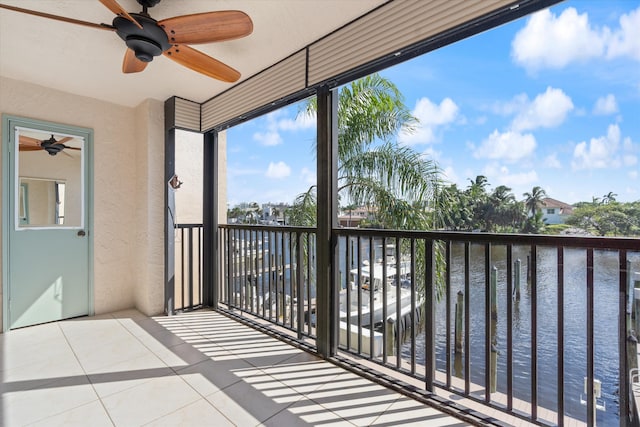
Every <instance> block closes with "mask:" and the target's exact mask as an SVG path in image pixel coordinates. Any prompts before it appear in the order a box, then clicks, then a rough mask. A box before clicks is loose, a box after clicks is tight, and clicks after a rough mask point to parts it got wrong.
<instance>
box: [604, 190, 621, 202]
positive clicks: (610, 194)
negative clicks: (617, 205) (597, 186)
mask: <svg viewBox="0 0 640 427" xmlns="http://www.w3.org/2000/svg"><path fill="white" fill-rule="evenodd" d="M617 196H618V195H617V194H616V193H614V192H613V191H609V192H608V193H607V194H605V195H604V196H602V202H601V203H602V204H603V205H608V204H609V203H611V202H615V201H616V197H617Z"/></svg>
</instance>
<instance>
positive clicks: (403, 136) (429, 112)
mask: <svg viewBox="0 0 640 427" xmlns="http://www.w3.org/2000/svg"><path fill="white" fill-rule="evenodd" d="M458 112H459V108H458V106H457V105H456V103H455V102H453V100H452V99H451V98H445V99H443V100H442V101H441V102H440V105H438V104H434V103H433V102H431V100H429V98H420V99H419V100H418V101H417V102H416V106H415V108H414V109H413V112H412V114H413V115H414V116H415V117H417V118H418V120H419V121H420V123H419V124H418V126H417V129H415V131H414V132H412V133H409V132H401V133H400V135H399V136H398V140H399V141H400V142H401V143H404V144H410V145H413V144H430V143H432V142H434V141H435V140H436V135H435V130H436V128H437V127H438V126H445V125H447V124H449V123H452V122H453V121H455V120H456V118H457V117H458Z"/></svg>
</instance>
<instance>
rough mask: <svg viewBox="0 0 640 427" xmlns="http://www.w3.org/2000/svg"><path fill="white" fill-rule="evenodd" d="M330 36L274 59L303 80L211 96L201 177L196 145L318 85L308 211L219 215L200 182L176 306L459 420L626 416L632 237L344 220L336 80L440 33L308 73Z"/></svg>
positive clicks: (211, 164)
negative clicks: (267, 336) (276, 91)
mask: <svg viewBox="0 0 640 427" xmlns="http://www.w3.org/2000/svg"><path fill="white" fill-rule="evenodd" d="M520 6H522V5H520ZM416 7H418V8H419V6H416ZM513 10H516V9H513ZM514 18H515V16H514ZM371 19H374V18H373V17H371ZM505 22H507V21H506V20H505ZM467 29H468V28H467ZM345 31H346V30H345ZM461 31H462V32H464V30H461ZM459 36H460V37H461V39H462V38H464V36H462V34H459ZM454 38H455V37H454ZM339 39H340V31H338V32H337V33H336V34H335V35H333V36H332V37H329V38H328V39H326V40H323V41H322V42H319V43H318V45H317V46H316V45H313V46H310V47H309V49H308V50H307V51H305V52H300V53H299V55H300V58H298V57H297V56H296V55H294V56H292V57H290V58H288V59H286V60H285V61H283V63H281V64H280V65H281V67H282V70H283V72H285V70H286V73H292V74H294V71H293V70H294V69H295V68H296V67H297V66H302V67H303V68H304V67H307V71H306V72H307V75H308V76H309V78H308V80H307V81H306V82H300V84H305V85H306V87H305V88H304V89H300V90H296V89H294V88H293V87H290V88H288V89H287V90H285V92H287V93H288V95H287V96H285V97H282V98H279V99H278V100H277V101H273V102H270V103H261V102H260V101H258V100H256V104H255V108H254V109H249V110H248V111H247V110H242V108H240V107H234V106H233V105H232V100H233V97H234V95H236V96H238V97H242V96H248V94H249V93H251V92H252V91H254V90H256V89H255V87H256V86H254V85H258V84H262V83H263V82H264V81H267V80H269V79H270V78H273V77H272V74H271V73H275V71H276V70H275V69H273V70H269V71H268V72H266V73H264V74H263V75H262V76H261V79H264V80H260V79H257V80H256V81H255V82H254V83H253V84H247V85H245V87H244V88H238V91H237V92H236V93H235V94H234V93H232V92H230V93H228V94H225V95H223V96H221V97H219V98H217V99H216V98H214V99H212V100H211V102H210V105H207V107H206V111H207V113H208V114H209V115H208V116H207V119H208V120H211V123H213V122H216V121H219V122H220V124H219V125H217V126H216V125H214V126H213V129H212V130H211V131H210V132H205V145H204V147H205V148H204V149H205V168H204V169H205V171H206V170H209V171H211V175H207V174H206V173H205V177H204V181H205V185H206V183H207V182H214V181H215V180H216V170H217V169H216V165H218V164H219V162H221V159H220V158H217V157H216V153H215V150H212V151H211V152H210V153H209V154H208V155H207V153H206V150H207V144H212V145H214V146H215V144H216V141H217V140H218V138H224V139H225V144H228V141H229V140H228V138H229V137H230V136H229V135H232V133H233V129H234V127H235V126H238V125H243V124H245V123H248V122H249V121H251V120H253V119H256V118H258V117H264V115H265V114H268V113H273V114H274V116H272V117H283V116H285V114H281V113H280V111H279V110H280V109H285V108H287V107H288V106H290V105H294V103H295V102H298V101H300V102H303V103H306V102H309V101H305V100H307V99H309V96H314V97H315V98H313V101H310V102H311V103H312V104H313V105H314V107H315V108H316V109H315V113H316V114H315V117H314V118H315V121H316V123H315V131H314V138H313V139H314V141H315V145H313V147H314V151H315V157H316V159H315V161H316V165H315V166H316V170H317V181H316V183H317V187H316V195H317V211H316V220H317V223H316V225H314V226H312V227H292V226H278V225H269V226H264V225H262V226H261V225H242V224H231V223H227V224H225V223H224V220H220V218H219V215H220V214H219V210H217V209H218V208H219V207H217V206H216V202H217V201H218V200H217V199H216V197H215V194H210V195H207V193H206V190H205V198H206V197H210V198H209V199H205V206H207V205H209V206H211V209H209V211H208V215H209V220H210V222H209V223H208V222H207V219H206V217H207V208H205V220H204V221H203V224H183V225H179V230H180V231H179V232H180V233H181V236H186V235H188V236H189V237H188V238H186V237H182V238H181V241H180V243H181V245H178V246H176V254H177V256H178V257H179V258H180V261H179V262H177V265H178V264H179V265H184V266H186V268H185V269H176V272H175V278H176V282H175V285H176V286H175V301H176V305H175V308H176V309H177V310H179V311H190V310H195V309H199V308H202V307H215V308H216V309H217V310H220V311H221V312H224V313H226V314H228V315H230V316H232V317H233V318H236V319H238V320H239V321H242V322H245V323H247V324H250V325H252V326H254V327H256V328H258V329H260V330H268V331H269V332H270V333H274V334H276V335H278V336H281V337H282V339H285V340H288V341H291V342H295V343H296V345H299V346H300V347H302V348H305V349H307V350H308V351H310V352H313V353H316V354H319V355H321V356H322V357H324V358H326V359H328V360H332V361H334V362H335V363H338V364H340V365H341V366H343V367H345V368H346V369H349V370H352V371H354V372H358V373H359V374H361V375H364V376H367V377H370V378H373V379H374V380H375V381H377V382H379V383H381V384H384V385H386V386H388V387H391V388H393V389H395V390H398V391H400V392H401V393H406V394H407V395H411V396H413V397H415V398H416V399H418V400H420V401H422V402H424V403H425V404H432V405H436V406H437V407H440V408H450V407H451V408H453V407H455V410H456V411H457V416H462V417H463V419H464V420H465V421H467V422H470V423H480V424H482V423H489V424H491V423H497V424H500V423H502V424H506V425H512V424H520V423H522V424H529V423H531V424H537V425H635V424H636V423H637V422H638V420H637V416H636V408H635V405H636V400H635V399H636V397H635V394H634V391H633V389H634V383H635V379H634V378H635V374H634V372H636V371H634V369H636V366H637V360H636V359H637V349H636V341H635V340H636V338H635V332H634V329H635V328H634V322H635V318H636V315H635V313H632V311H633V307H634V299H633V294H634V292H633V289H634V283H635V281H636V280H637V278H636V272H637V271H638V270H639V269H640V265H639V263H640V250H639V249H640V245H639V243H638V239H636V238H623V237H619V238H610V237H602V238H600V237H584V236H581V237H578V236H559V235H555V236H550V235H544V234H540V235H536V234H518V233H515V234H507V233H496V232H493V233H478V232H452V231H442V230H438V231H407V230H393V229H377V228H375V227H374V228H362V229H360V228H351V227H349V226H347V227H343V226H342V225H339V223H338V218H337V217H338V211H339V204H338V197H339V195H338V193H339V190H338V189H339V188H342V186H341V185H340V179H341V177H340V172H339V168H340V164H339V160H338V151H339V149H340V148H339V144H340V137H339V131H338V129H339V128H340V124H339V123H338V121H339V114H338V98H339V92H340V90H341V89H342V88H343V87H344V86H343V85H348V84H349V83H350V82H352V81H354V80H355V79H358V78H360V77H364V76H367V75H369V73H371V72H377V71H379V70H384V69H385V68H386V67H389V66H392V65H394V64H398V63H401V62H403V61H405V60H408V59H410V58H412V57H414V56H419V55H423V54H425V55H428V54H429V52H430V51H431V50H433V49H435V48H436V47H439V42H438V41H435V40H430V41H429V42H424V43H423V44H420V43H418V44H416V45H414V46H413V50H408V49H405V50H402V51H401V52H400V51H398V52H396V54H395V55H393V56H389V57H386V58H385V59H384V60H380V61H379V62H375V63H369V64H368V65H363V66H362V67H360V68H355V69H352V70H351V71H350V72H346V73H343V74H342V73H339V74H338V75H337V76H336V77H334V78H333V79H331V80H327V81H323V82H322V83H320V84H318V85H314V84H313V83H312V82H313V81H314V80H313V78H314V77H315V76H316V75H317V74H315V71H314V70H313V66H314V62H313V60H314V59H316V58H320V56H318V57H316V56H314V52H316V50H315V49H316V48H317V49H320V48H321V47H322V48H323V49H330V47H329V46H333V47H334V48H335V49H336V50H337V51H339V52H342V51H341V50H340V48H339V47H337V45H336V44H333V43H337V41H336V40H339ZM451 41H453V40H451ZM440 42H441V43H442V44H443V45H446V44H448V43H447V42H445V41H444V40H441V41H440ZM461 43H462V42H461ZM442 49H447V47H446V46H445V47H443V48H442ZM345 55H347V53H345ZM336 56H337V57H339V55H336ZM305 57H306V58H307V60H306V61H303V60H302V59H303V58H305ZM333 65H335V64H333V63H332V66H333ZM390 74H391V73H390ZM397 74H398V75H401V74H402V73H400V72H398V73H397ZM478 74H479V79H480V80H481V79H482V74H480V73H478ZM287 82H288V84H291V85H292V86H295V79H289V80H287ZM481 84H482V83H480V84H479V85H481ZM243 90H244V91H243ZM261 96H262V94H261ZM265 96H268V95H266V94H265ZM178 105H180V104H179V101H176V102H175V105H171V108H177V107H178ZM223 106H224V107H223ZM184 107H185V106H182V105H180V108H184ZM234 108H238V109H237V110H235V116H234V112H233V111H232V110H233V109H234ZM298 109H300V108H299V107H298ZM276 113H277V114H278V115H275V114H276ZM496 132H497V131H496ZM245 161H246V162H247V164H248V163H249V159H246V160H245ZM207 162H208V163H207ZM247 167H248V166H247ZM246 185H247V184H242V186H246ZM247 201H248V200H247ZM341 202H342V200H341ZM200 233H202V234H200ZM191 236H198V237H191ZM200 236H201V237H200ZM200 238H201V239H202V242H203V243H202V246H200V240H198V239H200ZM205 248H208V249H205ZM176 259H177V258H176ZM178 301H180V303H179V304H178ZM463 414H464V415H463Z"/></svg>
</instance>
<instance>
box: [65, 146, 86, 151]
mask: <svg viewBox="0 0 640 427" xmlns="http://www.w3.org/2000/svg"><path fill="white" fill-rule="evenodd" d="M64 149H65V150H78V151H81V150H82V148H79V147H69V146H66V145H65V146H64Z"/></svg>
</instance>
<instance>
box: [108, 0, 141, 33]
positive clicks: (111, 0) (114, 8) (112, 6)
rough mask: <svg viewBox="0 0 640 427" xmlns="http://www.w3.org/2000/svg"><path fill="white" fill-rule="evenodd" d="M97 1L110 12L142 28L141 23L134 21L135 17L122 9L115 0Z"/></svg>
mask: <svg viewBox="0 0 640 427" xmlns="http://www.w3.org/2000/svg"><path fill="white" fill-rule="evenodd" d="M99 1H100V3H102V4H103V5H104V6H105V7H106V8H107V9H109V10H110V11H111V12H113V13H115V14H116V15H118V16H121V17H123V18H127V19H128V20H129V21H131V22H133V23H134V24H135V25H136V27H138V28H140V29H142V25H140V23H139V22H138V21H136V19H135V18H134V17H133V16H131V15H129V12H127V11H126V10H124V9H123V8H122V6H120V4H119V3H118V2H117V1H116V0H99Z"/></svg>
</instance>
